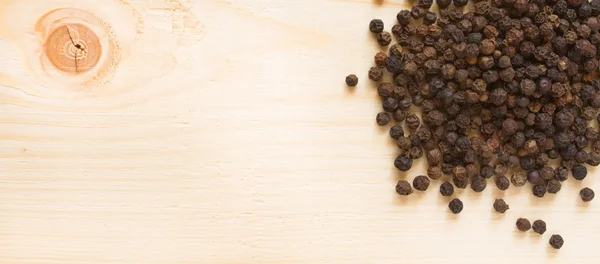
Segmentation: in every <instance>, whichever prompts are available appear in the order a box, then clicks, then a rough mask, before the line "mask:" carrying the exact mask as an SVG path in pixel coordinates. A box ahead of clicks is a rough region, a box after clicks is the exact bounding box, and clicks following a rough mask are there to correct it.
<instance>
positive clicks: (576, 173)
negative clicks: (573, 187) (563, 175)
mask: <svg viewBox="0 0 600 264" xmlns="http://www.w3.org/2000/svg"><path fill="white" fill-rule="evenodd" d="M571 172H572V173H573V178H574V179H575V180H578V181H582V180H583V179H585V177H586V176H587V169H586V168H585V166H582V165H575V166H573V168H572V169H571Z"/></svg>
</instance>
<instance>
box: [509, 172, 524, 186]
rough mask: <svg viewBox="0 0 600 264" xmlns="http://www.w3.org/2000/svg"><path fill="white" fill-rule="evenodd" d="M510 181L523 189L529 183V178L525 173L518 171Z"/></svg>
mask: <svg viewBox="0 0 600 264" xmlns="http://www.w3.org/2000/svg"><path fill="white" fill-rule="evenodd" d="M510 181H511V183H512V184H513V185H514V186H516V187H521V186H523V185H525V183H527V177H526V176H525V173H524V172H522V171H518V172H516V173H514V174H513V175H512V177H511V178H510Z"/></svg>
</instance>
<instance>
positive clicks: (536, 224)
mask: <svg viewBox="0 0 600 264" xmlns="http://www.w3.org/2000/svg"><path fill="white" fill-rule="evenodd" d="M532 228H533V232H536V233H538V234H540V235H543V234H544V233H546V222H544V220H535V221H533V226H532Z"/></svg>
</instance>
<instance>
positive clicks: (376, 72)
mask: <svg viewBox="0 0 600 264" xmlns="http://www.w3.org/2000/svg"><path fill="white" fill-rule="evenodd" d="M382 78H383V69H382V68H379V67H371V69H370V70H369V79H371V80H373V81H380V80H381V79H382Z"/></svg>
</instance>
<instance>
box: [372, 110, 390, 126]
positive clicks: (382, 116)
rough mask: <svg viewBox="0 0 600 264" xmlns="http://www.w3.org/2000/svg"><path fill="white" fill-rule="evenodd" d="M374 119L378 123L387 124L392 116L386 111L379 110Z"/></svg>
mask: <svg viewBox="0 0 600 264" xmlns="http://www.w3.org/2000/svg"><path fill="white" fill-rule="evenodd" d="M376 120H377V124H378V125H380V126H385V125H387V124H389V123H390V121H392V117H391V116H390V115H389V114H388V113H385V112H381V113H379V114H377V118H376Z"/></svg>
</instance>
